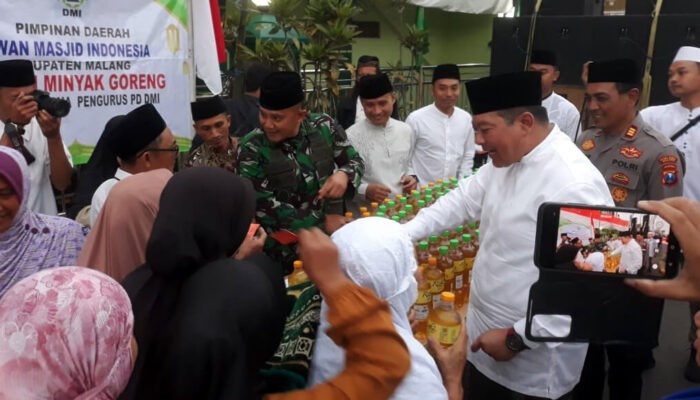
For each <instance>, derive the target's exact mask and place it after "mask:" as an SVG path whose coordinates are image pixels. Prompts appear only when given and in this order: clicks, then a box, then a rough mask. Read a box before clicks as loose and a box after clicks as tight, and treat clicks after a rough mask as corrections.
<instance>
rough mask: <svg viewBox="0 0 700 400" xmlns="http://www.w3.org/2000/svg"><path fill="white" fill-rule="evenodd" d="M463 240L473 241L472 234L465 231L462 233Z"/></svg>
mask: <svg viewBox="0 0 700 400" xmlns="http://www.w3.org/2000/svg"><path fill="white" fill-rule="evenodd" d="M462 241H463V242H471V241H472V235H470V234H468V233H465V234H464V235H462Z"/></svg>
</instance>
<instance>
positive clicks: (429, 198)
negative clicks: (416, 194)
mask: <svg viewBox="0 0 700 400" xmlns="http://www.w3.org/2000/svg"><path fill="white" fill-rule="evenodd" d="M433 203H435V200H434V199H433V195H432V194H426V195H425V205H426V206H427V207H430V206H431V205H433Z"/></svg>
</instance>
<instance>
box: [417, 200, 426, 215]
mask: <svg viewBox="0 0 700 400" xmlns="http://www.w3.org/2000/svg"><path fill="white" fill-rule="evenodd" d="M424 208H425V200H418V206H417V207H416V209H415V212H416V215H418V212H419V211H420V210H422V209H424Z"/></svg>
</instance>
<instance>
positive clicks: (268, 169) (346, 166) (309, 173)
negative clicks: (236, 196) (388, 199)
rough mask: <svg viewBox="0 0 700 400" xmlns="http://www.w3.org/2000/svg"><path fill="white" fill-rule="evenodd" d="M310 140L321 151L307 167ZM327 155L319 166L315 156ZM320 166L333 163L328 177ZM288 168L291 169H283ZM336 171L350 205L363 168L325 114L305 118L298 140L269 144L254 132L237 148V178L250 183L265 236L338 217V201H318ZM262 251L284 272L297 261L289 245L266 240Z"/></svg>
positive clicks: (354, 152) (309, 157) (355, 153)
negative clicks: (343, 178) (345, 183)
mask: <svg viewBox="0 0 700 400" xmlns="http://www.w3.org/2000/svg"><path fill="white" fill-rule="evenodd" d="M314 138H316V139H314ZM314 140H316V141H321V144H322V146H323V147H324V148H322V149H320V151H319V152H318V153H317V155H316V157H315V158H316V161H315V162H314V161H312V147H314V146H313V142H314ZM316 148H318V145H317V147H316ZM326 150H327V151H328V157H327V158H328V160H321V161H320V162H319V160H318V157H320V156H319V154H320V153H321V152H323V151H326ZM277 158H282V160H279V159H277ZM324 161H327V162H331V163H332V168H331V170H330V171H327V172H329V173H327V174H326V173H323V171H321V169H323V168H322V164H324ZM285 162H287V163H285ZM285 165H286V166H285ZM290 165H293V166H294V167H289V168H287V166H290ZM280 166H282V168H281V169H280ZM337 171H342V172H345V173H346V174H347V175H348V177H349V181H348V190H347V191H346V192H345V196H344V197H345V199H348V200H349V199H352V196H354V192H355V188H357V187H359V186H360V180H361V178H362V174H363V172H364V162H363V161H362V158H361V157H360V155H359V154H358V152H357V151H356V150H355V149H354V148H353V147H352V146H351V145H350V142H349V141H348V139H347V135H346V134H345V131H344V130H343V128H342V127H340V125H338V124H337V123H336V122H335V121H334V120H333V119H332V118H331V117H329V116H328V115H325V114H321V115H311V116H309V117H307V118H306V119H304V121H303V122H302V124H301V127H300V129H299V134H298V135H297V136H295V137H293V138H289V139H286V140H284V141H282V142H280V143H272V142H270V140H268V138H267V136H266V135H265V133H264V132H263V131H261V130H259V129H256V130H254V131H253V132H251V133H249V134H248V135H246V136H245V137H244V138H242V139H241V141H240V143H239V146H238V173H239V174H240V176H242V177H244V178H248V179H250V180H251V182H252V183H253V187H254V188H255V191H256V196H257V210H256V219H257V220H258V222H259V223H260V224H261V226H262V227H263V228H264V229H265V230H266V231H267V233H268V235H270V234H273V233H274V232H277V231H278V230H280V229H288V230H291V231H297V230H299V229H304V228H311V227H321V226H322V224H323V222H324V220H325V215H326V214H342V212H343V206H342V201H340V202H339V201H337V200H336V201H328V200H318V199H317V195H318V191H319V189H320V188H321V187H322V186H323V184H324V183H325V182H326V180H327V179H328V177H329V176H330V175H331V174H332V173H334V172H337ZM338 203H340V205H339V204H338ZM265 251H266V252H267V253H268V254H269V255H270V256H271V257H273V258H275V259H277V260H278V261H280V262H282V264H283V266H284V267H285V268H291V265H292V262H293V261H294V259H295V257H296V249H295V246H294V245H282V244H280V243H279V242H277V241H276V240H274V239H272V238H271V237H270V236H268V239H267V241H266V242H265Z"/></svg>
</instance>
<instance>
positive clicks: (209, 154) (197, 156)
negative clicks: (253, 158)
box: [185, 138, 238, 172]
mask: <svg viewBox="0 0 700 400" xmlns="http://www.w3.org/2000/svg"><path fill="white" fill-rule="evenodd" d="M237 148H238V138H231V140H230V141H229V147H228V150H226V152H224V153H219V152H217V151H215V150H214V149H213V148H212V147H211V146H209V145H208V144H206V143H202V145H201V146H199V147H197V148H196V149H195V150H194V151H193V152H192V154H190V156H189V157H187V161H185V168H190V167H219V168H223V169H225V170H228V171H231V172H235V169H236V150H237Z"/></svg>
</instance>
